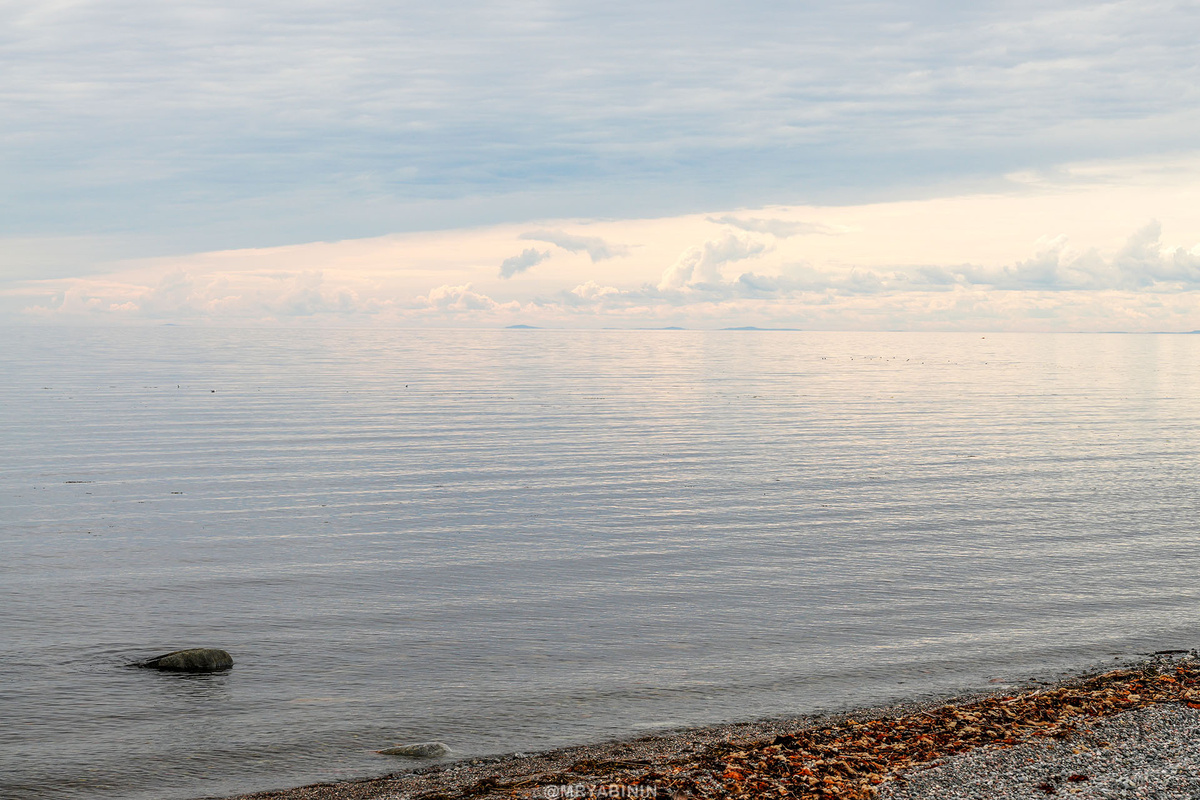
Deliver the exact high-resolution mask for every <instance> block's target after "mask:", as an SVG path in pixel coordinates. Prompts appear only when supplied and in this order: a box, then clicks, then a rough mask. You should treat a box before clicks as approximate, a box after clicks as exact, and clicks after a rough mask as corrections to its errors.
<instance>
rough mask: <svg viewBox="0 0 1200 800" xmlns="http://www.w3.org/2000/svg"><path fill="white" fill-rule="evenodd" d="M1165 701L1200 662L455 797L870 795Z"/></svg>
mask: <svg viewBox="0 0 1200 800" xmlns="http://www.w3.org/2000/svg"><path fill="white" fill-rule="evenodd" d="M1161 703H1185V704H1187V705H1188V706H1189V707H1191V708H1200V665H1197V664H1196V663H1195V662H1193V661H1185V662H1179V663H1175V664H1168V665H1164V666H1155V665H1153V664H1150V665H1144V666H1143V667H1141V668H1139V669H1126V670H1117V671H1113V672H1108V673H1104V674H1102V675H1097V676H1094V677H1091V678H1087V679H1085V680H1082V681H1079V682H1077V683H1074V684H1071V685H1066V686H1060V687H1056V688H1053V689H1047V690H1040V691H1033V692H1027V693H1023V694H1018V695H1004V696H997V697H988V698H985V699H981V700H976V701H974V702H969V703H965V704H950V705H945V706H942V707H940V708H936V709H933V710H931V711H922V712H918V713H913V714H908V715H903V716H897V717H882V718H874V719H865V720H860V719H853V718H851V719H846V720H844V721H842V722H839V723H837V724H834V725H829V726H825V727H816V728H812V729H808V730H802V731H798V732H796V733H793V734H786V735H779V736H776V737H774V738H773V739H771V740H763V741H753V742H737V743H734V742H730V743H723V744H720V745H716V746H714V747H711V748H709V749H708V750H706V751H705V752H702V753H699V754H697V755H695V756H688V757H685V758H679V759H675V760H672V761H668V762H666V763H662V764H659V765H657V766H649V767H644V766H641V765H631V764H623V763H620V762H608V763H604V764H601V763H596V762H590V761H581V762H578V763H576V764H574V765H572V766H571V767H570V768H569V769H568V770H567V774H562V773H559V774H554V775H545V776H541V777H540V778H538V779H535V778H532V777H527V778H526V779H525V780H523V781H521V782H519V783H515V782H514V783H509V784H507V785H504V784H497V783H492V785H490V786H488V787H487V788H486V789H485V790H484V791H482V792H479V793H478V794H476V793H475V792H471V791H470V790H468V792H467V793H465V794H462V795H458V796H461V797H467V796H480V795H485V794H493V793H503V792H505V790H507V793H508V794H509V795H510V796H514V797H517V796H520V797H524V796H535V795H537V794H538V792H537V791H536V787H538V786H542V787H544V786H550V785H560V786H561V785H565V784H570V783H573V782H578V783H581V784H591V785H597V784H599V785H605V784H608V785H619V786H622V787H637V786H653V787H655V789H656V796H658V797H663V796H666V797H670V796H672V795H676V794H678V795H679V796H685V797H686V796H691V797H711V798H731V799H733V798H766V797H780V798H799V799H801V800H825V799H826V798H838V799H839V800H866V798H870V797H871V796H872V795H873V794H874V787H875V786H878V785H879V784H881V783H883V782H884V781H886V780H890V779H894V778H895V777H896V776H897V775H900V774H902V773H903V772H905V771H906V770H911V769H914V768H917V767H919V766H921V765H923V764H927V763H929V762H932V761H934V760H935V759H938V758H942V757H944V756H948V755H953V754H955V753H961V752H965V751H967V750H971V749H973V748H976V747H980V746H983V745H998V746H1006V745H1013V744H1017V743H1018V742H1020V741H1023V740H1028V739H1030V738H1032V737H1047V736H1051V737H1065V736H1069V735H1070V734H1071V733H1073V732H1075V731H1076V730H1078V728H1079V725H1080V724H1082V723H1085V722H1086V721H1087V720H1088V719H1096V718H1100V717H1106V716H1110V715H1112V714H1117V713H1120V712H1122V711H1128V710H1131V709H1135V708H1142V707H1145V706H1150V705H1156V704H1161ZM479 788H481V789H482V788H483V787H479ZM498 790H499V791H498ZM542 794H543V796H545V793H542Z"/></svg>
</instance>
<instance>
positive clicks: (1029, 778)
mask: <svg viewBox="0 0 1200 800" xmlns="http://www.w3.org/2000/svg"><path fill="white" fill-rule="evenodd" d="M933 763H934V766H932V767H928V768H923V769H917V770H913V771H911V772H909V773H907V774H905V775H904V776H903V780H900V781H896V782H892V783H887V784H884V785H883V786H880V787H879V790H878V794H877V795H876V797H877V798H878V800H1009V799H1011V800H1017V798H1021V800H1028V799H1029V798H1046V797H1058V796H1061V797H1070V798H1078V800H1117V799H1118V798H1120V800H1126V799H1127V798H1147V800H1196V798H1200V711H1197V710H1195V709H1191V708H1188V707H1186V706H1182V705H1160V706H1150V707H1148V708H1141V709H1137V710H1134V711H1128V712H1126V713H1124V714H1118V715H1116V716H1114V717H1108V718H1106V719H1103V720H1098V721H1096V722H1093V723H1091V724H1088V725H1087V726H1086V727H1084V726H1081V728H1080V731H1079V732H1078V733H1076V734H1074V735H1072V736H1071V737H1069V738H1067V739H1044V740H1035V741H1032V742H1028V743H1025V744H1020V745H1017V746H1015V747H1009V748H990V747H989V748H980V749H978V750H973V751H971V752H969V753H964V754H962V755H957V756H949V757H947V758H942V759H939V760H938V761H936V762H933Z"/></svg>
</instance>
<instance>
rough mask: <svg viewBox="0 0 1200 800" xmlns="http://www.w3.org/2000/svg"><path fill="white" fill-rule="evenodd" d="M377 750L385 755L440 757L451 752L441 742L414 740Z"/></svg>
mask: <svg viewBox="0 0 1200 800" xmlns="http://www.w3.org/2000/svg"><path fill="white" fill-rule="evenodd" d="M375 752H377V753H379V754H380V755H384V756H405V757H407V758H439V757H441V756H444V755H446V754H447V753H449V752H450V748H449V747H447V746H446V745H444V744H442V743H441V742H414V743H413V744H398V745H396V746H395V747H387V748H384V749H383V750H376V751H375Z"/></svg>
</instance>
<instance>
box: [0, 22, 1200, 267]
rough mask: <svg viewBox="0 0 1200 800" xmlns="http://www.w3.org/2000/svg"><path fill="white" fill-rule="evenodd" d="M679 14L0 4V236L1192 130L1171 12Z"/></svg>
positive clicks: (332, 226)
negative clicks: (1, 43) (1, 39)
mask: <svg viewBox="0 0 1200 800" xmlns="http://www.w3.org/2000/svg"><path fill="white" fill-rule="evenodd" d="M684 8H685V7H684V6H683V5H681V4H679V3H676V2H666V3H637V2H632V0H613V2H610V3H603V4H588V3H580V2H569V3H564V4H553V3H541V4H537V3H535V4H528V3H510V4H503V3H500V4H497V3H492V2H487V0H464V1H463V2H461V3H457V4H452V5H438V4H425V5H423V6H421V7H420V8H419V9H418V8H416V6H415V5H414V4H412V3H400V4H397V3H389V2H384V0H358V1H356V2H354V3H349V4H340V5H339V4H294V3H292V4H289V3H282V2H278V0H245V1H244V2H237V3H233V2H229V1H228V0H204V1H203V2H202V1H201V0H178V1H177V2H171V3H153V2H150V1H149V0H114V2H110V3H96V2H55V3H51V2H41V3H7V4H0V25H3V28H4V30H6V31H13V32H19V41H20V44H19V46H17V45H12V46H11V47H9V48H8V49H7V50H6V51H5V57H6V65H7V66H8V69H7V70H6V73H5V92H4V94H3V96H2V97H0V117H2V118H3V119H4V120H5V125H4V135H3V136H0V163H2V164H4V165H5V170H6V173H5V174H6V178H7V180H5V181H4V183H3V185H2V186H0V212H2V213H0V233H2V232H3V229H5V228H7V229H8V230H9V231H10V232H13V233H15V234H19V235H21V236H39V237H40V236H46V237H57V236H84V235H89V234H95V233H98V232H104V231H112V232H119V233H122V234H124V233H131V234H132V233H141V234H153V233H156V232H165V231H169V232H170V234H169V235H166V234H164V235H163V237H162V238H158V239H157V240H156V241H154V242H152V243H148V244H146V243H142V244H137V245H130V250H131V251H125V250H122V257H136V256H139V255H141V256H148V255H151V254H156V255H157V254H161V253H164V252H176V253H177V252H195V251H197V250H201V249H208V250H212V249H219V248H234V247H251V246H264V245H265V244H266V243H268V242H271V243H279V242H293V243H294V242H301V241H311V240H313V239H327V240H341V239H347V238H353V237H365V236H372V235H379V234H382V233H385V232H389V231H395V230H397V225H404V226H406V229H408V230H433V229H446V228H449V227H469V226H479V225H484V224H488V223H496V222H499V221H512V220H530V219H549V218H555V217H557V218H566V217H576V218H579V217H615V218H630V217H634V216H638V215H641V216H644V217H650V216H663V215H666V214H671V213H678V212H680V211H682V210H694V209H712V208H729V207H735V206H736V205H738V204H742V205H745V204H747V203H748V204H763V203H768V202H787V203H798V202H827V203H838V204H842V203H848V202H864V201H865V200H868V199H876V198H879V197H881V196H890V197H895V196H897V195H898V193H899V194H904V193H907V194H906V195H905V196H913V194H914V193H915V192H918V191H925V190H926V189H927V187H929V186H931V185H935V184H939V183H940V182H943V181H950V182H953V181H955V180H957V179H963V180H974V179H975V178H976V177H980V178H982V179H984V180H986V179H988V178H989V176H990V177H997V176H1001V175H1004V174H1006V173H1012V172H1016V171H1019V170H1038V169H1041V168H1044V167H1047V166H1049V164H1051V163H1054V162H1056V161H1058V160H1061V157H1062V154H1063V153H1071V154H1072V157H1074V158H1079V159H1091V158H1115V157H1133V156H1145V155H1148V154H1152V153H1165V152H1171V151H1174V150H1181V149H1184V148H1190V147H1194V146H1195V144H1194V143H1195V141H1196V139H1197V133H1198V132H1200V67H1198V66H1197V65H1200V57H1198V56H1200V52H1198V50H1200V45H1198V44H1197V40H1196V37H1195V36H1189V35H1186V32H1187V31H1190V30H1193V29H1194V27H1195V23H1196V9H1195V8H1194V7H1192V6H1191V5H1190V4H1187V3H1178V2H1166V1H1165V0H1146V1H1145V2H1137V3H1135V2H1128V1H1122V2H1110V3H1094V2H1084V0H1051V2H1046V3H1039V4H1024V5H1020V6H1018V5H1014V4H1008V3H983V4H938V3H912V2H902V1H901V0H880V2H876V3H872V4H870V5H869V6H868V5H864V4H862V3H859V2H848V3H824V4H822V3H757V4H756V3H751V4H749V5H747V6H742V5H736V6H735V5H732V4H720V3H709V4H700V5H691V6H686V10H683V9H684ZM864 17H869V18H870V24H867V25H864V24H863V20H864ZM131 19H136V20H137V21H138V24H137V25H130V24H129V23H128V21H129V20H131ZM1064 32H1070V33H1069V35H1065V34H1064ZM13 35H17V34H13ZM748 42H749V43H753V46H747V43H748ZM1114 43H1119V44H1120V46H1114ZM29 98H37V102H30V101H29ZM700 165H702V168H698V166H700ZM914 187H915V188H914ZM397 220H402V222H397ZM138 248H141V249H139V250H138V252H132V250H134V249H138Z"/></svg>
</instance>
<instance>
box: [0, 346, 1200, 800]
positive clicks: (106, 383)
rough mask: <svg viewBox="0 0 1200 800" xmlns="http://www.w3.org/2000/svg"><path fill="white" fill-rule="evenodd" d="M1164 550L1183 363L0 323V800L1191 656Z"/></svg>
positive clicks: (206, 778)
mask: <svg viewBox="0 0 1200 800" xmlns="http://www.w3.org/2000/svg"><path fill="white" fill-rule="evenodd" d="M1198 521H1200V336H1188V335H1170V334H1164V335H1153V334H1043V333H845V332H807V331H681V330H655V331H632V330H621V331H597V330H593V331H571V330H382V329H370V330H362V329H359V330H351V329H336V330H333V329H313V328H306V329H279V328H266V329H264V328H258V329H224V328H220V329H218V328H203V327H171V326H163V327H154V328H65V327H9V328H4V329H0V796H2V797H4V798H6V800H34V799H35V798H36V799H37V800H41V799H43V798H63V799H66V798H89V799H90V798H99V799H100V800H104V799H105V798H133V799H135V800H141V799H143V798H145V799H147V800H148V799H150V798H153V799H154V800H164V799H165V800H183V799H184V798H195V797H199V796H223V795H230V794H234V793H239V792H249V791H252V790H261V789H268V788H281V787H286V786H295V785H300V784H305V783H311V782H316V781H329V780H336V779H345V778H354V777H363V776H369V775H377V774H383V773H386V772H390V771H394V770H397V769H401V768H404V767H406V766H420V765H422V764H426V763H429V762H421V761H417V762H413V761H405V760H403V759H398V758H396V757H388V756H383V755H380V754H378V753H377V752H376V751H377V750H379V749H381V748H385V747H389V746H392V745H395V744H398V743H408V742H423V741H440V742H444V743H446V744H447V745H449V746H450V747H451V748H452V751H453V752H452V753H451V754H450V756H448V758H449V759H455V758H473V757H480V756H485V755H493V754H502V753H512V752H533V751H539V750H544V749H547V748H552V747H556V746H562V745H568V744H577V743H584V742H594V741H602V740H606V739H612V738H617V737H630V736H639V735H645V734H647V733H655V732H661V731H666V730H671V729H675V728H679V727H683V726H693V725H702V724H706V723H717V722H724V721H733V720H754V719H760V718H769V717H784V716H789V715H801V714H807V713H814V712H822V711H838V710H844V709H846V708H850V707H855V706H864V705H873V704H881V703H887V702H891V701H895V700H901V699H910V698H922V697H930V696H937V695H939V694H944V693H952V692H965V691H975V690H979V689H984V688H989V687H990V688H996V687H1004V686H1007V685H1011V684H1014V683H1020V682H1023V681H1028V680H1033V679H1049V678H1050V677H1053V676H1055V675H1058V674H1061V673H1062V672H1067V671H1072V670H1081V669H1092V668H1098V667H1101V666H1103V665H1104V664H1106V663H1113V662H1114V660H1122V659H1127V658H1131V657H1134V656H1136V655H1137V654H1139V653H1146V652H1153V651H1156V650H1165V649H1190V648H1194V647H1196V646H1198V645H1200V580H1198V579H1197V576H1198V575H1200V530H1198V525H1200V522H1198ZM196 646H207V647H220V648H224V649H226V650H228V651H229V652H230V653H231V654H232V656H233V659H234V662H235V663H234V666H233V668H232V669H231V670H229V671H228V672H224V673H219V674H211V675H179V674H167V673H160V672H155V671H151V670H145V669H137V668H131V667H129V666H128V665H129V664H130V663H132V662H135V661H137V660H139V659H143V658H147V657H150V656H154V655H157V654H161V653H164V652H167V651H170V650H175V649H179V648H184V647H196Z"/></svg>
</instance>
